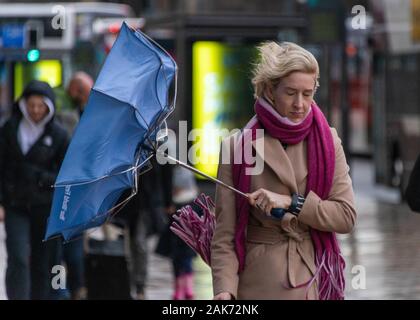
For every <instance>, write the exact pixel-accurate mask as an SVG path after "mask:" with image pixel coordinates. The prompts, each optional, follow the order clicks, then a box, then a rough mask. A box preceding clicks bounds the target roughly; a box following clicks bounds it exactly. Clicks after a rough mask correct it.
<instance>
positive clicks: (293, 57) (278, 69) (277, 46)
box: [252, 41, 319, 98]
mask: <svg viewBox="0 0 420 320" xmlns="http://www.w3.org/2000/svg"><path fill="white" fill-rule="evenodd" d="M257 49H258V51H259V61H258V62H257V63H256V64H255V66H254V70H253V78H252V84H253V86H254V96H255V98H259V97H263V96H264V93H265V90H266V88H267V85H269V84H270V85H272V86H276V85H277V84H278V83H279V82H280V80H281V79H282V78H284V77H287V76H288V75H289V74H291V73H292V72H296V71H300V72H305V73H314V74H315V75H316V78H315V87H314V89H315V90H316V89H317V88H318V87H319V82H318V79H319V66H318V62H317V61H316V59H315V57H314V56H313V54H312V53H310V52H309V51H308V50H306V49H304V48H302V47H301V46H298V45H297V44H295V43H292V42H282V43H277V42H274V41H268V42H264V43H262V44H261V45H259V46H258V47H257Z"/></svg>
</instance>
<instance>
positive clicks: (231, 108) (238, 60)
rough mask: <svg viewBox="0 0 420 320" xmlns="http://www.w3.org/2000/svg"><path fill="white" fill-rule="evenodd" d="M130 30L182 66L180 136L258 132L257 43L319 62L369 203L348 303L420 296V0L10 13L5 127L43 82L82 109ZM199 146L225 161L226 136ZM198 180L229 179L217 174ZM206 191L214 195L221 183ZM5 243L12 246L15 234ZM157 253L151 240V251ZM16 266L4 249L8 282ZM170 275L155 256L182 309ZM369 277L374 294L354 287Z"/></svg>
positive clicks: (125, 4)
mask: <svg viewBox="0 0 420 320" xmlns="http://www.w3.org/2000/svg"><path fill="white" fill-rule="evenodd" d="M123 20H125V21H127V23H128V24H129V25H131V26H132V27H134V28H138V29H140V30H142V31H143V32H145V33H146V34H148V35H149V36H150V37H152V38H153V39H154V40H156V41H157V42H158V43H160V44H161V45H162V46H163V47H164V48H165V49H166V50H167V51H168V52H169V53H170V54H171V55H172V56H173V57H174V58H175V60H176V62H177V64H178V67H179V77H178V94H177V105H176V109H175V111H174V113H173V115H172V116H171V119H170V121H171V122H172V123H173V125H172V127H174V125H175V124H177V123H178V121H180V120H186V121H187V124H188V129H189V130H191V129H195V128H201V129H206V130H207V129H208V130H210V129H218V128H220V129H221V128H227V129H229V130H230V129H233V128H240V127H242V126H243V125H244V124H245V123H246V122H247V120H248V119H249V118H250V116H251V115H252V113H253V110H252V107H251V106H252V105H253V96H252V86H251V82H250V70H251V68H252V63H253V62H254V61H255V59H256V50H255V45H257V44H258V43H260V42H262V41H264V40H278V41H292V42H296V43H299V44H300V45H302V46H304V47H305V48H307V49H308V50H310V51H311V52H312V53H313V54H314V55H315V57H316V58H317V60H318V62H319V64H320V73H321V78H320V88H319V90H318V92H317V94H316V97H315V99H316V101H317V102H318V104H319V105H320V107H321V108H322V109H323V111H324V113H325V114H326V116H327V118H328V119H329V121H330V124H331V125H332V126H334V127H335V128H337V130H338V132H339V135H340V137H341V138H342V142H343V146H344V149H345V152H346V154H347V157H348V161H349V164H350V166H351V175H352V179H353V182H354V188H355V192H356V197H357V198H356V200H357V208H358V214H359V219H358V222H357V225H356V228H355V229H354V232H353V233H352V234H350V235H346V236H341V237H340V241H341V242H342V244H343V253H344V255H345V257H346V261H347V291H348V295H347V297H348V298H349V299H402V298H405V299H419V298H420V268H419V266H420V250H419V249H418V243H419V240H420V234H419V232H418V231H417V227H418V226H420V219H419V217H418V216H417V215H416V214H414V213H413V212H410V210H409V209H408V207H407V205H406V204H405V202H404V190H405V188H406V186H407V181H408V177H409V174H410V172H411V170H412V168H413V165H414V161H415V159H416V157H417V154H418V153H419V152H420V0H400V1H393V0H370V1H369V0H355V1H351V0H346V1H344V0H342V1H327V0H258V1H257V0H246V1H245V0H229V1H225V0H223V1H222V0H156V1H153V0H144V1H141V0H132V1H130V0H127V1H109V2H103V1H102V2H91V1H90V2H84V1H80V2H74V1H69V2H60V3H52V2H44V3H40V2H39V1H37V2H32V1H14V2H13V3H7V2H4V1H0V125H1V124H2V123H4V121H5V120H6V119H7V118H8V116H9V115H10V112H11V106H12V102H13V101H14V100H15V99H16V98H17V97H19V96H20V94H21V93H22V90H23V88H24V86H25V85H26V84H27V83H28V82H29V81H30V80H32V79H40V80H44V81H47V82H48V83H49V84H50V85H51V86H52V87H54V90H55V91H56V94H57V96H58V97H59V98H58V99H57V100H58V102H57V103H58V109H59V110H63V111H64V110H66V109H71V108H72V105H71V102H70V101H68V98H67V97H66V94H65V88H66V87H67V85H68V82H69V80H70V77H71V76H72V74H74V72H76V71H78V70H83V71H85V72H87V73H88V74H89V75H91V76H92V77H93V78H94V79H95V78H96V76H97V74H98V72H99V70H100V68H101V65H102V63H103V62H104V60H105V58H106V55H107V53H108V52H109V50H110V48H111V47H112V44H113V42H114V40H115V38H116V36H117V34H118V32H119V29H120V26H121V23H122V21H123ZM175 126H176V125H175ZM188 143H191V142H188ZM197 143H199V144H200V145H201V149H200V154H199V155H198V156H199V157H207V158H208V157H209V158H213V159H218V151H219V143H220V138H218V137H213V136H211V135H209V136H205V137H202V138H201V139H200V141H198V142H197ZM197 168H198V169H200V170H203V171H204V172H205V173H207V174H209V175H212V176H215V175H216V173H217V165H206V166H203V165H197ZM197 178H198V177H197ZM198 179H199V178H198ZM198 182H199V186H200V189H201V190H202V191H204V192H206V193H208V194H209V195H214V185H212V184H210V183H208V182H207V181H205V180H201V179H199V181H198ZM1 237H2V242H1V243H3V242H4V237H5V236H4V231H2V233H1ZM155 242H156V239H154V238H153V237H152V238H150V243H149V246H150V247H151V252H153V247H154V245H155ZM5 255H6V252H5V250H4V245H3V246H2V251H1V253H0V271H1V272H0V276H1V277H4V270H5V262H6V260H5ZM194 263H195V264H194V266H195V268H196V270H197V272H198V276H197V277H196V280H195V284H196V287H197V298H199V299H210V298H211V297H212V291H211V278H210V273H209V269H208V267H207V266H205V265H204V264H203V263H202V262H201V261H200V260H198V258H197V259H195V261H194ZM358 266H362V269H360V268H358ZM354 267H356V268H354ZM169 269H170V267H169V265H168V262H167V261H166V260H165V259H163V258H161V257H159V256H156V255H154V254H153V253H152V257H151V262H150V264H149V270H150V281H149V285H148V290H147V292H148V294H147V297H148V298H150V299H170V291H171V286H172V285H171V284H170V283H171V281H172V280H171V278H170V276H169V275H168V274H170V271H169ZM355 270H356V271H355ZM360 270H362V272H360ZM352 271H353V273H352ZM363 272H365V276H366V283H365V286H364V288H363V286H359V287H358V286H357V285H352V281H353V280H354V279H355V277H356V276H361V275H363V274H362V273H363ZM1 277H0V297H1V298H6V296H5V293H4V288H2V284H3V283H4V281H3V278H1Z"/></svg>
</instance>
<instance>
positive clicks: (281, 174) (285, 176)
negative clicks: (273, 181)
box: [252, 134, 307, 192]
mask: <svg viewBox="0 0 420 320" xmlns="http://www.w3.org/2000/svg"><path fill="white" fill-rule="evenodd" d="M252 145H253V147H254V149H255V150H256V152H257V154H258V156H259V157H260V158H262V159H263V160H264V162H265V164H267V165H268V166H269V167H270V168H271V169H272V170H273V171H274V172H275V174H276V175H277V177H278V178H279V180H280V181H281V182H282V183H283V184H284V185H285V186H286V187H288V188H289V190H291V192H298V191H299V192H302V190H299V189H301V188H298V187H299V186H300V185H301V183H302V182H303V180H304V179H305V178H306V176H307V168H306V143H305V142H303V143H299V144H297V145H294V146H289V147H288V151H287V153H286V151H285V150H284V148H283V146H282V145H281V143H280V141H279V140H278V139H276V138H273V137H272V136H270V135H268V134H265V135H264V136H263V137H259V138H257V139H256V140H254V141H252ZM302 154H303V155H304V157H302Z"/></svg>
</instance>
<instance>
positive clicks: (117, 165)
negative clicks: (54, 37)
mask: <svg viewBox="0 0 420 320" xmlns="http://www.w3.org/2000/svg"><path fill="white" fill-rule="evenodd" d="M176 71H177V66H176V63H175V61H174V60H173V59H172V58H171V57H170V55H169V54H168V53H167V52H166V51H164V50H163V49H162V48H161V47H160V46H159V45H157V44H156V43H155V42H154V41H152V40H151V39H150V38H148V37H147V36H145V35H144V34H142V33H141V32H139V31H136V30H132V29H130V28H129V27H128V26H127V25H126V24H125V23H124V24H123V25H122V28H121V31H120V34H119V35H118V38H117V40H116V41H115V43H114V46H113V47H112V49H111V51H110V53H109V55H108V57H107V59H106V61H105V64H104V65H103V67H102V69H101V72H100V74H99V76H98V78H97V80H96V82H95V85H94V87H93V89H92V91H91V93H90V96H89V101H88V104H87V106H86V108H85V111H84V113H83V116H82V118H81V120H80V122H79V125H78V126H77V128H76V131H75V133H74V136H73V138H72V141H71V143H70V146H69V148H68V150H67V153H66V156H65V158H64V161H63V163H62V166H61V168H60V172H59V174H58V177H57V179H56V183H55V191H54V198H53V203H52V208H51V214H50V218H49V221H48V226H47V231H46V235H45V238H46V239H48V238H51V237H54V236H59V235H62V236H63V238H64V239H65V240H69V239H71V238H74V237H76V236H78V235H80V234H81V233H82V232H83V231H84V230H86V229H89V228H92V227H96V226H99V225H101V224H102V223H104V222H105V221H106V219H107V217H108V215H109V214H110V212H112V209H113V207H114V206H115V205H116V202H117V201H118V199H119V197H120V196H121V194H122V193H123V191H124V190H126V189H128V188H131V189H132V190H133V194H135V192H136V191H137V190H136V177H137V174H138V171H140V170H141V169H142V168H143V166H144V165H145V164H146V163H147V160H148V159H149V158H150V157H151V151H152V148H151V147H152V146H153V143H154V141H155V140H156V134H157V131H158V130H159V129H160V127H161V126H162V125H163V123H164V120H165V119H166V118H167V117H168V115H169V114H170V112H171V111H172V110H173V108H174V104H175V101H172V104H171V103H170V98H169V91H170V86H171V84H172V82H173V81H174V79H175V78H176ZM174 83H175V87H176V79H175V82H174ZM175 91H176V89H175ZM174 98H175V96H174ZM173 100H175V99H173Z"/></svg>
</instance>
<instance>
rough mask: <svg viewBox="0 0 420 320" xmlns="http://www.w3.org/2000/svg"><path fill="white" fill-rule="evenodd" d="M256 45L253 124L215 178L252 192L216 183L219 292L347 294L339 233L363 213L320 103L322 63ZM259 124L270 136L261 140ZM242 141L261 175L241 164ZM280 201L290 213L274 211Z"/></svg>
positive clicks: (289, 47)
mask: <svg viewBox="0 0 420 320" xmlns="http://www.w3.org/2000/svg"><path fill="white" fill-rule="evenodd" d="M259 52H260V58H261V59H260V62H259V63H258V64H257V65H256V67H255V71H254V77H253V85H254V89H255V96H256V99H257V100H256V103H255V106H254V109H255V113H256V115H255V116H254V117H253V118H252V119H251V120H250V122H249V123H248V124H247V126H246V127H245V129H249V130H243V131H242V133H241V134H240V135H239V136H238V135H234V136H230V137H228V138H226V139H225V140H224V141H223V142H222V150H221V151H222V156H221V159H226V157H225V156H224V155H223V153H225V152H228V153H229V155H230V159H231V162H230V163H231V164H224V163H222V162H221V163H220V164H219V171H218V177H219V179H221V180H222V181H224V182H225V183H227V184H230V185H233V186H235V187H236V188H238V189H240V190H241V191H243V192H244V193H246V194H247V195H248V199H247V198H245V197H243V196H240V195H237V194H234V193H233V192H232V191H230V190H228V189H225V188H223V187H219V186H218V187H217V189H216V219H217V222H216V229H215V234H214V238H213V240H212V250H211V267H212V275H213V289H214V294H215V297H214V299H216V300H227V299H342V298H343V297H344V295H343V293H344V276H343V269H344V260H343V258H342V256H341V254H340V249H339V247H338V243H337V240H336V237H335V233H336V232H338V233H349V232H350V231H351V230H352V228H353V226H354V223H355V220H356V212H355V209H354V203H353V190H352V182H351V179H350V177H349V174H348V172H349V167H348V165H347V163H346V159H345V155H344V152H343V148H342V146H341V141H340V139H339V138H338V136H337V133H336V131H335V129H333V128H330V127H329V126H328V123H327V121H326V119H325V117H324V116H323V114H322V112H321V111H320V109H319V108H318V107H317V105H316V104H315V102H314V100H313V96H314V93H315V90H316V88H317V86H318V78H319V67H318V63H317V61H316V59H315V58H314V56H313V55H312V54H311V53H310V52H308V51H307V50H305V49H303V48H302V47H300V46H298V45H296V44H293V43H282V44H277V43H275V42H268V43H265V44H263V45H261V46H260V47H259ZM257 129H264V136H263V137H261V138H258V137H257V138H256V135H255V132H256V130H257ZM251 133H252V134H251ZM242 143H244V144H245V145H246V144H250V143H252V146H253V148H254V149H255V151H256V155H257V160H258V157H259V158H260V159H261V161H264V162H263V163H264V167H263V171H262V173H260V174H257V175H250V174H249V170H248V171H247V170H245V169H250V168H248V167H250V166H251V165H249V164H246V162H244V161H242V163H241V164H237V162H238V161H236V160H237V159H238V156H237V154H236V153H237V152H242V150H241V149H242V148H239V147H238V145H239V146H240V145H242ZM244 149H246V148H244ZM240 158H242V159H244V154H242V155H241V157H240ZM234 159H235V161H233V160H234ZM247 173H248V174H247ZM274 208H277V209H278V208H281V209H284V211H283V213H285V214H284V215H283V216H282V217H280V218H275V217H273V216H271V213H272V209H274Z"/></svg>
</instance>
